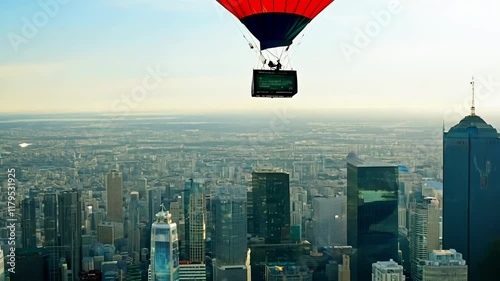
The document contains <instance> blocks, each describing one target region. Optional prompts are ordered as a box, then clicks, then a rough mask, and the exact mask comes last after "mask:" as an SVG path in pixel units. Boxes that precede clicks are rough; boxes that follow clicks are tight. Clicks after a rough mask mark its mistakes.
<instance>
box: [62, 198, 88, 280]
mask: <svg viewBox="0 0 500 281" xmlns="http://www.w3.org/2000/svg"><path fill="white" fill-rule="evenodd" d="M58 199H59V214H58V216H59V234H60V235H61V240H60V242H61V244H60V246H61V247H60V248H61V257H63V258H65V259H66V262H67V263H68V268H69V269H70V270H71V272H72V276H73V279H72V280H70V281H77V280H78V274H79V273H80V269H81V261H82V205H81V203H82V202H81V200H80V193H79V192H78V191H76V190H73V191H64V192H62V193H60V194H59V196H58Z"/></svg>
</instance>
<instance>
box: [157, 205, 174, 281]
mask: <svg viewBox="0 0 500 281" xmlns="http://www.w3.org/2000/svg"><path fill="white" fill-rule="evenodd" d="M150 276H151V279H150V280H151V281H176V280H179V245H178V239H177V226H176V224H175V223H172V217H171V215H170V213H169V212H165V211H164V210H162V211H161V212H159V213H158V214H156V221H155V222H154V223H153V226H152V228H151V264H150Z"/></svg>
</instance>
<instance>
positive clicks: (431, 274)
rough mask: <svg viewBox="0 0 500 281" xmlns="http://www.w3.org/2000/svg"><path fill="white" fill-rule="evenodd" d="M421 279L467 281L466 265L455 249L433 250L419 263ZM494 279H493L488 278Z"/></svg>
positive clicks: (425, 280)
mask: <svg viewBox="0 0 500 281" xmlns="http://www.w3.org/2000/svg"><path fill="white" fill-rule="evenodd" d="M419 271H420V272H421V275H422V281H467V265H466V263H465V260H463V259H462V254H460V253H457V251H456V250H454V249H451V250H434V251H432V252H431V253H429V258H428V260H422V261H421V262H420V264H419ZM489 280H494V279H489Z"/></svg>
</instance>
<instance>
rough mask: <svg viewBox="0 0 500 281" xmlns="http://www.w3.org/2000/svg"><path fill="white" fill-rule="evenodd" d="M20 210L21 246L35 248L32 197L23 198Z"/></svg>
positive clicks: (34, 216) (33, 203) (34, 218)
mask: <svg viewBox="0 0 500 281" xmlns="http://www.w3.org/2000/svg"><path fill="white" fill-rule="evenodd" d="M22 212H23V216H22V222H21V228H22V238H23V247H24V248H36V213H35V199H34V198H25V199H24V200H23V208H22Z"/></svg>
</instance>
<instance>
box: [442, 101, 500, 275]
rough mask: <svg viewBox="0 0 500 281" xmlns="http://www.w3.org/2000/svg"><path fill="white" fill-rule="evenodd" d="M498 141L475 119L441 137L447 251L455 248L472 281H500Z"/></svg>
mask: <svg viewBox="0 0 500 281" xmlns="http://www.w3.org/2000/svg"><path fill="white" fill-rule="evenodd" d="M499 203H500V138H499V135H498V133H497V130H496V129H494V128H493V127H492V126H491V125H489V124H487V123H486V122H485V121H484V120H483V119H482V118H481V117H479V116H477V115H475V113H474V107H472V112H471V115H469V116H466V117H465V118H463V119H462V120H461V121H460V122H459V123H458V124H457V125H455V126H453V127H452V128H451V129H450V130H449V131H448V132H447V133H444V137H443V248H444V249H450V248H453V249H456V250H457V252H459V253H461V254H462V255H463V259H464V260H465V261H466V264H467V265H468V268H469V274H468V280H469V281H476V280H477V281H482V280H498V278H499V277H498V273H497V272H495V271H497V268H498V265H499V263H498V254H497V253H498V252H499V251H500V223H499V222H500V212H499V211H498V207H497V206H498V204H499Z"/></svg>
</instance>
